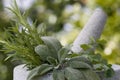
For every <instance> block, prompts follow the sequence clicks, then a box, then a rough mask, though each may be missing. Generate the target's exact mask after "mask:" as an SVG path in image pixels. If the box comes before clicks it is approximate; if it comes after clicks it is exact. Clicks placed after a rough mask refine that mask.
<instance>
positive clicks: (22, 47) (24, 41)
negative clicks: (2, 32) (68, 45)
mask: <svg viewBox="0 0 120 80" xmlns="http://www.w3.org/2000/svg"><path fill="white" fill-rule="evenodd" d="M8 9H9V10H10V11H12V12H13V13H14V14H15V16H16V18H15V19H14V21H15V25H13V27H11V28H9V29H7V30H6V34H7V35H8V37H7V38H6V39H4V40H0V43H2V44H3V47H4V49H3V51H5V52H6V53H9V56H8V57H7V58H6V60H7V59H9V58H11V57H15V59H18V60H21V61H22V62H23V63H25V64H26V66H27V67H29V68H30V69H32V68H34V67H36V66H38V65H40V64H41V63H42V62H41V58H40V57H39V55H38V54H36V53H35V50H34V48H35V46H37V45H39V44H43V42H42V40H41V38H40V37H41V36H43V35H44V36H45V35H46V31H45V26H44V24H42V26H41V27H39V28H37V27H36V26H35V23H32V24H31V23H29V22H28V21H27V16H26V14H25V13H24V14H22V13H21V12H20V10H19V8H18V6H17V3H16V1H15V0H14V5H12V8H8ZM38 29H39V31H38Z"/></svg>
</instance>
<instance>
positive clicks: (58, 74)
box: [53, 70, 65, 80]
mask: <svg viewBox="0 0 120 80" xmlns="http://www.w3.org/2000/svg"><path fill="white" fill-rule="evenodd" d="M53 80H65V76H64V70H55V71H53Z"/></svg>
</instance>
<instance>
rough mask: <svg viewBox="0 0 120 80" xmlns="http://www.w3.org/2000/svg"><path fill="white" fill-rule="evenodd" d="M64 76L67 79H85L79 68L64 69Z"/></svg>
mask: <svg viewBox="0 0 120 80" xmlns="http://www.w3.org/2000/svg"><path fill="white" fill-rule="evenodd" d="M65 78H66V79H67V80H85V78H84V77H83V74H82V73H81V72H80V71H79V70H77V69H73V68H70V67H67V68H66V69H65Z"/></svg>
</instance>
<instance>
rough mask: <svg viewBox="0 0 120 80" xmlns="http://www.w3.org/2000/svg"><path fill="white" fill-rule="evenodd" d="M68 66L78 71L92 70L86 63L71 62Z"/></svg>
mask: <svg viewBox="0 0 120 80" xmlns="http://www.w3.org/2000/svg"><path fill="white" fill-rule="evenodd" d="M68 64H69V66H70V67H72V68H76V69H92V67H91V66H90V65H89V64H87V63H85V62H80V61H70V62H69V63H68Z"/></svg>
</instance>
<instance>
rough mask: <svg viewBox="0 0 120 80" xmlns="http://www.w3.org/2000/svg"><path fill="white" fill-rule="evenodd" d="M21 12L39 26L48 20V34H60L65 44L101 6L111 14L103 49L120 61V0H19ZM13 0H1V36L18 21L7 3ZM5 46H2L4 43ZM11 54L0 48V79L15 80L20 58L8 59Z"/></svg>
mask: <svg viewBox="0 0 120 80" xmlns="http://www.w3.org/2000/svg"><path fill="white" fill-rule="evenodd" d="M16 1H17V3H18V6H19V8H20V10H21V12H24V11H26V10H27V13H28V21H29V22H35V21H36V20H37V24H36V26H40V24H41V23H45V24H46V26H47V31H48V35H53V36H55V37H57V38H58V39H59V40H60V41H61V43H62V44H63V45H67V44H69V43H72V42H73V41H74V39H75V38H76V36H77V35H78V33H79V32H80V30H81V29H82V28H83V26H84V25H85V23H86V22H87V20H88V19H89V17H90V15H91V14H92V12H93V11H94V10H95V9H96V8H98V7H100V8H102V9H103V10H104V11H105V12H106V13H107V15H108V20H107V23H106V26H105V29H104V31H103V33H102V36H101V39H104V40H106V41H107V43H106V44H105V47H104V50H103V51H102V52H101V54H102V55H103V57H104V58H106V59H107V60H108V61H109V63H116V64H120V0H105V1H103V0H16ZM10 4H12V0H0V39H1V38H5V37H6V36H7V35H6V34H5V32H4V31H5V29H7V28H10V27H11V26H12V25H11V23H14V22H13V21H12V19H13V18H14V15H13V14H12V13H11V12H10V11H9V10H7V9H6V8H5V7H10ZM0 48H2V46H0ZM6 56H7V55H6V54H5V53H3V52H2V51H0V80H13V75H12V74H13V72H12V71H13V68H14V67H15V66H16V65H17V64H18V63H17V62H14V61H11V60H8V61H4V59H5V57H6Z"/></svg>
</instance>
